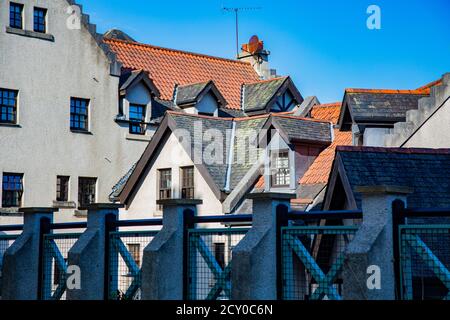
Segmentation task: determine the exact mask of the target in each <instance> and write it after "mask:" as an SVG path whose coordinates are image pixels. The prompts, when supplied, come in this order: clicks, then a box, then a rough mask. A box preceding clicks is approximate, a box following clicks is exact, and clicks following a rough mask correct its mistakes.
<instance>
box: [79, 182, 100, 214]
mask: <svg viewBox="0 0 450 320" xmlns="http://www.w3.org/2000/svg"><path fill="white" fill-rule="evenodd" d="M96 185H97V178H78V209H80V210H84V209H86V208H87V206H88V205H90V204H91V203H95V189H96Z"/></svg>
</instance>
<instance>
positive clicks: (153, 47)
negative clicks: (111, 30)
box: [104, 39, 250, 65]
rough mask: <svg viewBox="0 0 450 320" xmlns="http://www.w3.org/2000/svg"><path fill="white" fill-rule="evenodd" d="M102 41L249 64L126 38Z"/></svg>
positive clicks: (244, 62) (243, 62)
mask: <svg viewBox="0 0 450 320" xmlns="http://www.w3.org/2000/svg"><path fill="white" fill-rule="evenodd" d="M104 41H106V42H118V43H124V44H129V45H135V46H139V47H144V48H149V49H156V50H162V51H172V52H176V53H181V54H186V55H192V56H198V57H203V58H208V59H214V60H221V61H225V62H231V63H236V64H245V65H250V62H246V61H240V60H234V59H229V58H223V57H217V56H213V55H208V54H204V53H198V52H192V51H186V50H179V49H172V48H166V47H160V46H155V45H152V44H147V43H141V42H133V41H127V40H120V39H104Z"/></svg>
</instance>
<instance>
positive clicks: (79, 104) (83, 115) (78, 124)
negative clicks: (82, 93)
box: [70, 98, 89, 131]
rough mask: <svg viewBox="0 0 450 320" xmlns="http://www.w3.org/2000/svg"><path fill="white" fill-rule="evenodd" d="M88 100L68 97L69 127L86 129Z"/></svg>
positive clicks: (77, 129) (78, 129) (79, 129)
mask: <svg viewBox="0 0 450 320" xmlns="http://www.w3.org/2000/svg"><path fill="white" fill-rule="evenodd" d="M88 107H89V100H87V99H80V98H70V129H71V130H75V131H88Z"/></svg>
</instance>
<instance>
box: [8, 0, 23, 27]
mask: <svg viewBox="0 0 450 320" xmlns="http://www.w3.org/2000/svg"><path fill="white" fill-rule="evenodd" d="M13 7H15V8H20V12H16V11H15V10H14V11H13V10H12V9H13ZM23 9H24V5H23V4H22V3H17V2H10V3H9V27H10V28H13V29H19V30H23V29H24V19H23V11H24V10H23ZM17 14H20V20H19V19H18V18H17ZM13 15H14V17H13ZM18 21H20V26H19V25H18Z"/></svg>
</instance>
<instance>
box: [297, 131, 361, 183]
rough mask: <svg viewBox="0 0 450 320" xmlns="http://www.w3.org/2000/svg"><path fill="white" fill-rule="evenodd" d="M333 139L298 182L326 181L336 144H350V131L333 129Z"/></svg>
mask: <svg viewBox="0 0 450 320" xmlns="http://www.w3.org/2000/svg"><path fill="white" fill-rule="evenodd" d="M334 135H335V139H334V141H333V143H332V144H331V145H330V146H329V147H328V148H326V149H325V150H324V151H322V153H321V154H320V155H319V156H318V157H317V158H316V160H315V161H314V163H313V164H312V165H311V167H309V169H308V171H306V173H305V174H304V176H303V177H302V178H301V179H300V184H316V183H328V177H329V175H330V172H331V168H332V166H333V160H334V155H335V150H336V148H337V147H338V146H348V145H351V144H352V133H351V132H344V131H339V130H338V129H335V130H334Z"/></svg>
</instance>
